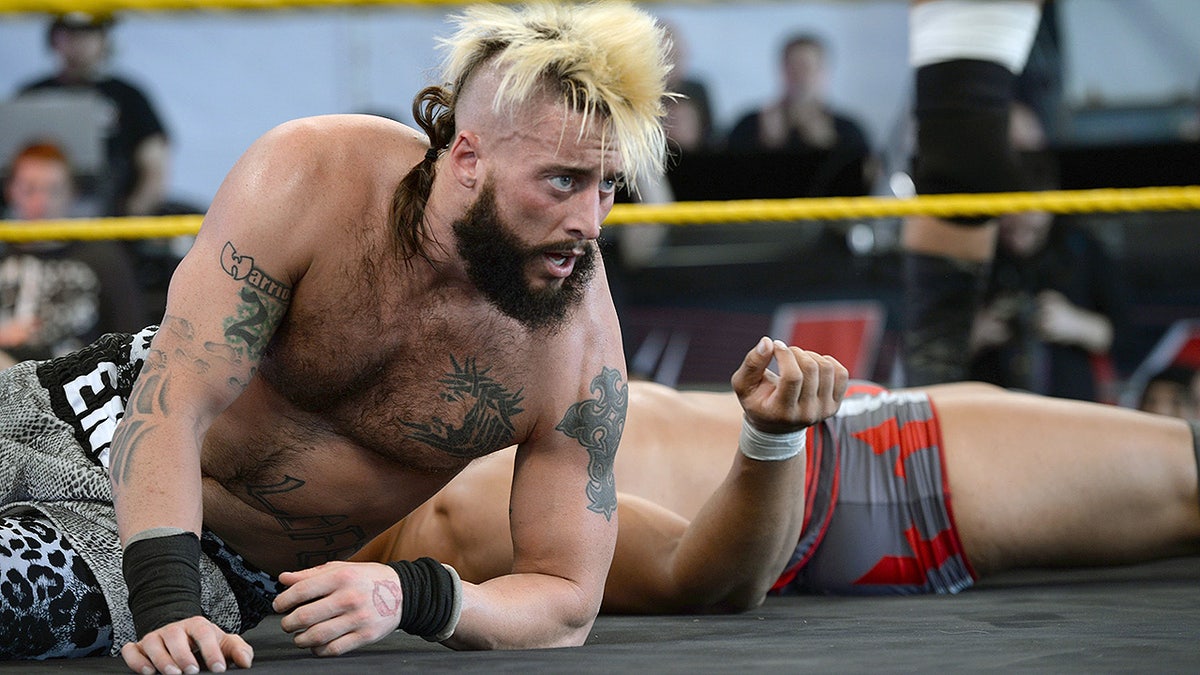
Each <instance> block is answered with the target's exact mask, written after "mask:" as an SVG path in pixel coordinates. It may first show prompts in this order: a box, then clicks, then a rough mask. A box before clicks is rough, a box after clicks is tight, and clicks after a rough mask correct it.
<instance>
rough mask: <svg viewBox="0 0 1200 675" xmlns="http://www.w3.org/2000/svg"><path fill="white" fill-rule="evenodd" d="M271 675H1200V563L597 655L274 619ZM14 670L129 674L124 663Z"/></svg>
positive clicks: (644, 625) (776, 620) (645, 629)
mask: <svg viewBox="0 0 1200 675" xmlns="http://www.w3.org/2000/svg"><path fill="white" fill-rule="evenodd" d="M248 639H249V640H250V642H251V644H253V645H254V648H255V653H256V656H255V662H254V668H253V671H254V672H258V673H264V674H266V673H289V674H291V673H383V672H419V673H429V672H434V673H437V672H487V673H542V672H551V673H614V672H616V673H627V672H637V671H644V672H648V673H698V672H699V673H737V672H755V673H759V672H774V673H793V672H817V673H834V672H837V673H855V672H888V673H896V672H921V673H929V672H935V671H939V670H941V671H946V672H964V671H1014V670H1019V671H1022V672H1054V673H1062V672H1087V673H1097V672H1106V673H1107V672H1138V673H1162V672H1200V557H1197V558H1181V559H1176V560H1169V561H1163V562H1158V563H1152V564H1147V565H1138V566H1134V567H1124V568H1112V569H1096V570H1070V571H1030V572H1021V573H1014V574H1008V575H1004V576H1002V577H996V578H994V579H992V580H989V581H987V582H985V583H982V584H980V585H979V586H978V587H976V588H974V589H972V590H970V591H967V592H965V593H962V594H960V595H957V596H952V597H946V596H942V597H937V596H918V597H886V598H878V597H873V598H845V597H838V598H830V597H807V596H806V597H787V598H771V599H769V600H768V601H767V602H766V604H765V605H764V606H763V607H761V608H760V609H758V610H756V611H753V612H749V613H746V614H740V615H733V616H700V617H692V616H682V617H680V616H668V617H661V616H660V617H619V616H601V617H600V619H599V620H598V621H597V622H596V625H595V628H594V629H593V631H592V636H591V638H590V639H589V640H588V643H587V644H586V645H584V646H583V647H579V648H573V649H548V650H528V651H510V652H453V651H450V650H447V649H445V648H443V647H441V646H438V645H433V644H429V643H426V642H424V641H422V640H420V639H418V638H413V637H410V636H407V635H402V634H400V635H396V636H395V637H394V638H391V639H388V640H384V641H382V642H380V643H376V644H374V645H371V646H370V647H367V648H364V649H362V650H359V651H356V652H354V653H352V654H348V655H345V656H341V657H337V658H332V659H318V658H314V657H312V656H310V655H309V654H308V653H307V652H305V651H301V650H297V649H295V648H294V647H292V646H291V644H290V642H289V641H288V639H287V637H286V636H285V635H283V634H282V633H281V632H280V631H279V626H278V621H277V620H273V619H272V620H268V621H266V622H264V623H263V624H262V625H260V626H259V627H258V628H256V629H254V630H253V631H251V632H250V633H249V635H248ZM0 672H14V673H15V672H29V673H43V672H71V673H74V672H101V673H102V672H112V673H121V672H127V671H126V670H125V668H124V666H123V665H122V664H121V662H120V661H119V660H114V659H86V660H78V661H50V662H43V663H37V662H26V663H0Z"/></svg>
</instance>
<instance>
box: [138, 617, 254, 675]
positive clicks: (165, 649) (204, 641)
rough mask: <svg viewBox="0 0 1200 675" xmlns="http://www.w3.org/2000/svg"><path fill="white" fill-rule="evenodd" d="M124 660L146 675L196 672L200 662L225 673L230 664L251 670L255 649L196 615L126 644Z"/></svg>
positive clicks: (237, 636)
mask: <svg viewBox="0 0 1200 675" xmlns="http://www.w3.org/2000/svg"><path fill="white" fill-rule="evenodd" d="M197 653H198V654H199V660H198V659H197ZM121 658H123V659H125V665H127V666H129V669H130V670H132V671H134V672H135V673H144V674H145V675H151V674H152V673H155V672H158V673H164V674H165V675H180V673H196V672H199V671H200V670H202V669H203V668H202V667H201V664H200V661H201V660H202V661H203V662H204V666H205V667H207V668H208V669H209V670H211V671H213V672H214V673H223V672H225V670H227V669H228V668H229V666H230V665H231V664H232V665H235V666H237V667H238V668H249V667H250V664H251V663H252V662H253V661H254V649H252V648H251V647H250V645H249V644H247V642H246V641H245V640H244V639H242V636H240V635H234V634H232V633H226V632H225V631H223V630H221V628H220V627H219V626H217V625H216V624H214V623H213V622H211V621H209V620H208V619H206V618H204V617H202V616H193V617H192V618H190V619H184V620H183V621H176V622H174V623H169V624H167V625H165V626H163V627H162V628H159V629H158V630H155V631H151V632H149V633H147V634H146V636H145V637H143V638H142V639H141V640H139V641H137V642H128V643H126V644H125V645H124V646H123V647H121Z"/></svg>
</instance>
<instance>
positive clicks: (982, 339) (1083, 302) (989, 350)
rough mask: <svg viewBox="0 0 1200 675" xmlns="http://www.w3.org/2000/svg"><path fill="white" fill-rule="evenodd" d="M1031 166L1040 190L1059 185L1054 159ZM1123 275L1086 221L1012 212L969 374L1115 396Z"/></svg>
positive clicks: (1097, 397) (1041, 389)
mask: <svg viewBox="0 0 1200 675" xmlns="http://www.w3.org/2000/svg"><path fill="white" fill-rule="evenodd" d="M1025 166H1027V167H1028V168H1029V169H1030V170H1031V171H1030V181H1031V185H1032V186H1033V187H1034V188H1035V189H1044V190H1045V189H1053V188H1054V186H1055V185H1056V184H1057V182H1056V179H1055V178H1054V174H1053V167H1052V165H1051V164H1050V162H1049V160H1047V159H1044V158H1042V157H1041V156H1036V159H1034V158H1031V159H1030V161H1028V162H1027V163H1026V164H1025ZM1125 294H1126V290H1125V282H1124V278H1123V275H1122V274H1121V272H1120V270H1119V268H1118V265H1117V263H1116V261H1115V259H1114V258H1113V257H1112V256H1111V255H1110V254H1109V253H1108V251H1107V250H1106V249H1105V247H1104V245H1103V244H1102V243H1101V242H1100V241H1099V240H1097V239H1096V238H1095V237H1094V236H1093V235H1092V234H1091V232H1089V231H1088V230H1086V229H1084V228H1082V227H1079V226H1076V225H1074V224H1071V223H1069V222H1067V221H1063V220H1057V219H1055V217H1054V216H1053V215H1052V214H1050V213H1046V212H1043V211H1027V212H1023V213H1013V214H1005V215H1003V216H1001V217H1000V219H999V234H998V240H997V247H996V255H995V259H994V260H993V262H992V268H991V276H990V280H989V281H988V284H987V287H986V291H985V293H984V303H983V307H982V308H981V309H980V310H979V311H978V312H977V313H976V315H975V320H974V326H973V328H972V331H971V340H970V344H971V354H972V360H971V363H970V370H969V375H968V377H969V378H970V379H976V380H981V381H984V382H991V383H993V384H998V385H1001V386H1005V387H1012V388H1017V389H1024V390H1027V391H1032V392H1035V393H1038V394H1045V395H1049V396H1057V397H1062V398H1073V399H1080V400H1091V401H1101V400H1103V401H1109V400H1111V399H1112V392H1110V391H1107V390H1106V388H1107V387H1108V386H1110V385H1111V384H1112V383H1111V382H1110V381H1109V379H1110V378H1109V375H1108V372H1107V371H1108V369H1109V368H1110V367H1111V363H1112V359H1111V356H1110V353H1111V349H1112V346H1113V343H1114V335H1115V333H1116V332H1117V328H1116V325H1117V319H1118V317H1122V316H1124V315H1125V305H1126V303H1127V300H1126V298H1125Z"/></svg>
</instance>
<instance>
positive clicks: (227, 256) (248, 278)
mask: <svg viewBox="0 0 1200 675" xmlns="http://www.w3.org/2000/svg"><path fill="white" fill-rule="evenodd" d="M221 269H223V270H225V273H226V274H228V275H229V276H231V277H233V278H234V279H237V280H238V281H245V282H246V285H247V286H250V287H253V288H257V289H258V290H260V291H262V293H263V294H264V295H266V296H268V297H271V298H275V299H276V300H278V301H279V302H287V301H288V300H291V299H292V289H291V287H290V286H288V285H286V284H284V283H281V282H279V281H276V280H275V279H272V278H271V277H270V276H268V275H267V273H266V272H263V271H262V270H260V269H258V268H257V267H255V266H254V258H251V257H250V256H248V255H241V254H239V253H238V252H237V249H235V248H234V247H233V242H231V241H227V242H225V248H223V249H221Z"/></svg>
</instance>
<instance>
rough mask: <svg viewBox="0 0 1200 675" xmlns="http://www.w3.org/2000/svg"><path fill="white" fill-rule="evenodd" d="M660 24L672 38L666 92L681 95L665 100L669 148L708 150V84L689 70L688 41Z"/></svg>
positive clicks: (711, 136) (711, 132)
mask: <svg viewBox="0 0 1200 675" xmlns="http://www.w3.org/2000/svg"><path fill="white" fill-rule="evenodd" d="M663 27H664V28H666V29H667V37H668V38H669V39H670V40H671V53H670V55H669V57H670V59H671V64H672V66H673V67H672V69H671V73H670V75H668V79H667V91H669V92H672V93H675V94H679V95H680V98H672V99H670V100H668V101H667V120H666V129H667V137H668V138H669V139H670V140H671V141H672V146H673V147H672V150H676V151H679V152H688V151H694V150H707V149H709V148H711V147H712V145H713V142H714V130H713V129H714V126H713V115H712V103H711V101H710V100H709V95H708V86H707V85H706V84H704V82H703V81H701V80H700V79H698V78H696V77H695V76H694V75H693V74H692V73H691V72H690V69H689V61H688V58H689V52H688V48H687V43H686V42H685V41H684V39H683V37H682V36H681V35H680V34H679V31H678V29H676V28H675V27H674V26H671V25H670V24H667V23H664V24H663Z"/></svg>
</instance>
